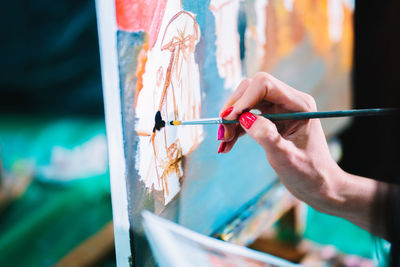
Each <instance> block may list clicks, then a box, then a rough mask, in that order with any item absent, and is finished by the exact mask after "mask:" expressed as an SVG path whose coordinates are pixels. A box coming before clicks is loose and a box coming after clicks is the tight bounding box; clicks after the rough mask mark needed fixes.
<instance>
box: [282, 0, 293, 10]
mask: <svg viewBox="0 0 400 267" xmlns="http://www.w3.org/2000/svg"><path fill="white" fill-rule="evenodd" d="M283 4H284V6H285V8H286V10H287V11H289V12H292V11H293V0H284V2H283Z"/></svg>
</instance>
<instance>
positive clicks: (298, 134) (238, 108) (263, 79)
mask: <svg viewBox="0 0 400 267" xmlns="http://www.w3.org/2000/svg"><path fill="white" fill-rule="evenodd" d="M241 85H242V88H238V89H237V91H238V90H239V89H240V90H241V93H240V94H239V93H236V92H235V93H234V94H236V96H235V97H233V98H234V99H235V101H231V102H230V100H228V103H227V105H232V107H233V108H232V111H231V112H230V114H228V115H227V116H226V117H225V119H227V120H235V119H239V122H240V124H239V125H236V126H232V125H230V127H232V130H233V131H234V135H233V136H234V137H233V138H232V139H231V140H229V141H227V142H226V144H225V145H224V147H223V151H222V153H227V152H228V151H230V149H231V148H232V147H233V145H234V144H235V142H236V141H237V139H238V138H239V137H240V136H241V135H243V134H245V133H247V134H248V135H249V136H251V137H252V138H253V139H254V140H255V141H257V142H258V143H259V144H260V145H261V146H262V148H263V149H264V150H265V153H266V155H267V159H268V161H269V163H270V165H271V166H272V167H273V168H274V170H275V171H276V173H277V174H278V176H279V178H280V180H281V182H282V183H283V184H284V185H285V186H286V187H287V188H288V190H289V191H290V192H291V193H292V194H293V195H295V196H296V197H298V198H299V199H301V200H303V201H306V202H307V203H308V204H310V205H312V206H313V207H315V208H317V209H318V208H320V209H323V207H322V206H323V205H324V203H327V202H328V201H329V199H330V198H332V196H334V195H335V194H333V193H332V192H334V190H335V189H336V188H337V184H338V183H340V182H341V181H339V179H335V177H338V176H339V175H335V174H337V173H338V172H339V171H341V169H340V168H339V167H338V166H337V164H336V162H335V161H334V160H333V159H332V157H331V155H330V152H329V149H328V145H327V142H326V139H325V135H324V132H323V130H322V127H321V124H320V121H319V120H317V119H312V120H297V121H281V122H276V123H273V122H272V121H270V120H268V119H266V118H264V117H262V116H258V115H256V114H253V113H250V112H248V111H249V110H252V109H257V110H259V111H260V112H261V113H289V112H312V111H316V104H315V101H314V99H313V98H312V97H311V96H310V95H307V94H305V93H302V92H300V91H297V90H295V89H294V88H292V87H290V86H288V85H286V84H285V83H283V82H281V81H279V80H277V79H276V78H274V77H272V76H271V75H269V74H267V73H258V74H256V75H255V76H254V77H253V79H252V80H251V81H250V80H248V81H247V82H244V83H243V82H242V84H241ZM244 85H246V86H247V88H245V87H246V86H244ZM231 98H232V97H231ZM226 126H227V125H225V127H226ZM328 177H329V178H332V179H328ZM321 205H322V206H321Z"/></svg>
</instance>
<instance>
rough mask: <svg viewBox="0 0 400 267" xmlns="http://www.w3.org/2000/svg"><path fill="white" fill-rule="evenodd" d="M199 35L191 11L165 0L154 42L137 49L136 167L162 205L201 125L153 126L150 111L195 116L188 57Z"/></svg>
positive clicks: (195, 77)
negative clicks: (161, 194)
mask: <svg viewBox="0 0 400 267" xmlns="http://www.w3.org/2000/svg"><path fill="white" fill-rule="evenodd" d="M199 39H200V30H199V27H198V25H197V23H196V18H195V16H194V15H193V14H191V13H190V12H187V11H183V10H182V8H181V6H180V3H179V2H178V1H176V2H175V3H174V1H168V3H167V4H166V12H165V14H164V16H163V19H162V22H161V25H160V30H159V31H158V34H157V38H156V41H155V43H154V46H152V47H148V48H147V49H148V50H147V51H145V50H144V49H143V51H142V52H141V53H143V54H145V55H141V56H142V57H143V58H144V57H145V58H146V59H145V60H146V62H145V64H144V63H143V62H141V61H139V62H138V65H141V66H139V67H142V68H143V70H142V71H140V74H139V75H140V80H141V84H139V85H138V86H137V87H136V99H135V110H136V117H137V123H136V125H135V131H136V133H137V135H138V136H139V144H138V151H137V160H136V168H137V170H138V173H139V176H140V180H141V181H142V182H143V183H144V184H145V187H146V188H148V189H149V190H157V191H163V192H164V200H163V202H164V204H167V203H168V202H169V201H170V200H171V199H172V198H173V197H174V196H175V195H176V194H177V193H178V192H179V188H180V181H179V179H180V178H181V177H182V176H183V170H182V158H183V157H184V156H185V155H187V154H188V153H190V152H191V151H193V150H194V149H195V148H196V147H197V145H198V143H199V142H200V141H201V138H202V136H201V134H202V129H201V127H198V126H196V127H163V128H162V129H156V128H155V121H154V116H155V115H156V114H157V112H160V115H161V118H163V119H164V120H166V121H170V120H178V119H183V120H192V119H198V118H200V110H201V99H200V80H199V67H198V65H197V64H196V62H195V58H194V51H195V47H196V44H197V43H198V41H199ZM145 46H148V44H147V43H146V44H145ZM138 69H139V68H137V70H138Z"/></svg>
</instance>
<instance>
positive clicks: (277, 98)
mask: <svg viewBox="0 0 400 267" xmlns="http://www.w3.org/2000/svg"><path fill="white" fill-rule="evenodd" d="M263 101H267V102H269V103H272V104H277V105H280V106H281V107H282V108H284V109H286V110H288V111H292V112H302V111H304V112H310V111H315V110H316V106H315V102H314V99H313V98H312V97H311V96H310V95H307V94H305V93H303V92H300V91H297V90H296V89H294V88H292V87H290V86H289V85H287V84H285V83H283V82H281V81H279V80H278V79H276V78H274V77H273V76H271V75H270V74H268V73H263V72H260V73H257V74H256V75H255V76H254V77H253V79H252V81H251V83H250V85H249V86H248V88H247V89H246V91H245V92H244V93H243V94H242V95H241V97H240V98H239V99H238V100H237V101H236V103H235V104H234V105H233V107H234V108H233V111H232V112H231V114H229V115H228V116H227V117H226V119H227V120H234V119H236V118H237V117H238V116H239V115H240V114H242V113H243V112H244V111H246V110H249V109H252V108H253V107H255V106H256V105H257V104H259V103H261V102H263Z"/></svg>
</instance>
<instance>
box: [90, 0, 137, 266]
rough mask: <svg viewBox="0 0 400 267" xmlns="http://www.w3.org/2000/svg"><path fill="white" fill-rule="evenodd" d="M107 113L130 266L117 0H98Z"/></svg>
mask: <svg viewBox="0 0 400 267" xmlns="http://www.w3.org/2000/svg"><path fill="white" fill-rule="evenodd" d="M96 14H97V27H98V35H99V48H100V59H101V71H102V85H103V98H104V113H105V121H106V131H107V141H108V157H109V166H110V183H111V201H112V211H113V223H114V240H115V254H116V260H117V266H130V264H129V259H130V257H131V246H130V240H129V217H128V197H127V196H128V194H127V187H126V181H125V173H126V165H125V159H124V146H123V133H122V110H121V95H120V90H119V89H120V86H119V76H118V55H117V49H116V48H117V40H116V32H117V26H116V15H115V2H114V1H110V0H96Z"/></svg>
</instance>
